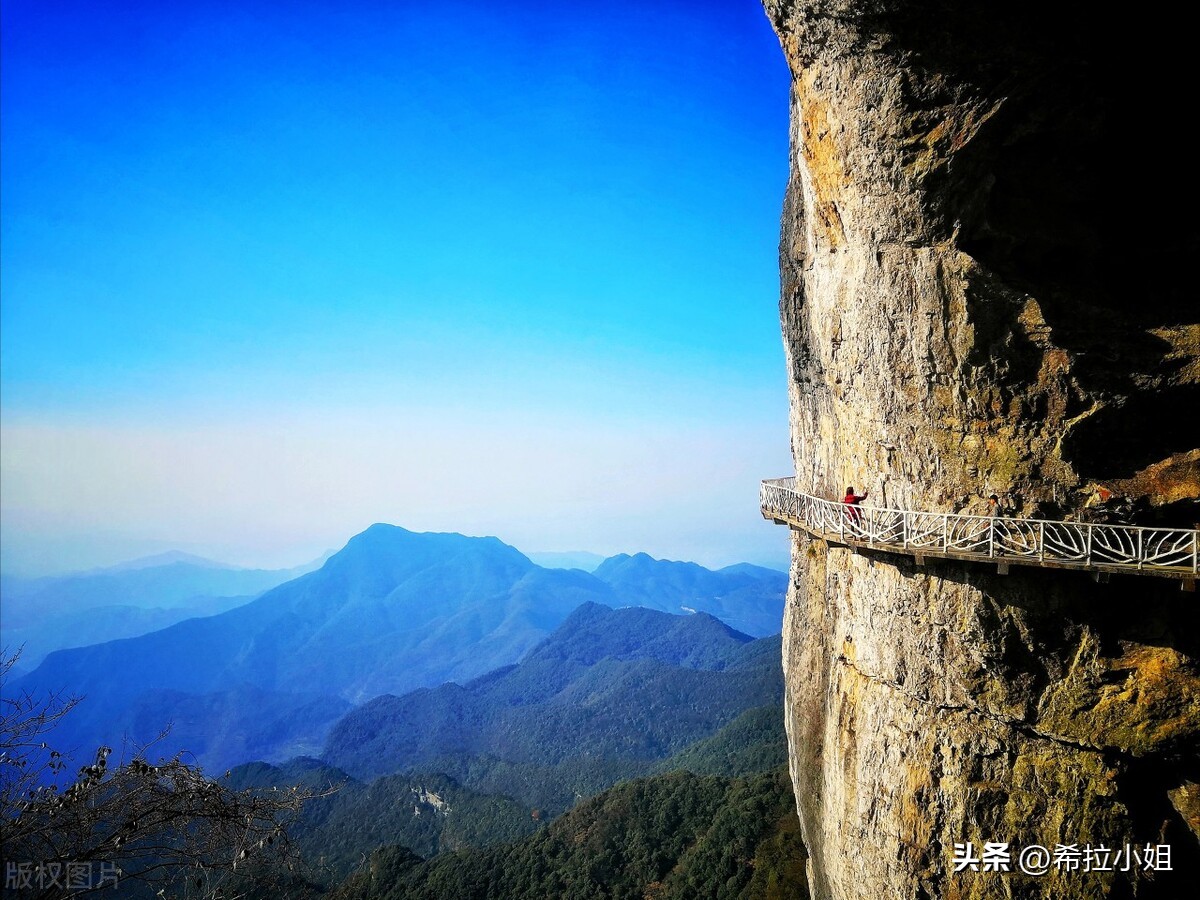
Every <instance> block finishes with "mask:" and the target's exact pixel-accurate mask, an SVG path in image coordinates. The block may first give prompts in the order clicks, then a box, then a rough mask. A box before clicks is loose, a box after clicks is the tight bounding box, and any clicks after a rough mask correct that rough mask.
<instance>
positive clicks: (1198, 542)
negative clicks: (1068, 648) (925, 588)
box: [759, 478, 1200, 579]
mask: <svg viewBox="0 0 1200 900" xmlns="http://www.w3.org/2000/svg"><path fill="white" fill-rule="evenodd" d="M795 484H796V479H795V478H775V479H771V480H769V481H764V482H762V486H761V488H760V489H759V500H760V503H761V505H762V512H763V516H764V517H765V518H768V519H772V520H774V521H777V522H779V523H781V524H788V525H793V526H796V527H798V528H800V529H802V530H804V531H807V532H809V533H811V534H815V535H817V536H819V537H823V538H826V539H827V540H835V541H838V542H839V543H843V544H848V545H854V546H862V547H875V548H878V549H881V550H888V551H891V552H899V553H906V554H909V555H911V556H918V557H922V556H943V557H949V558H954V559H974V560H983V561H991V562H996V563H1014V564H1018V565H1030V566H1047V567H1053V568H1073V569H1074V568H1077V569H1086V570H1091V571H1101V572H1110V571H1111V572H1133V573H1141V574H1144V575H1160V576H1166V577H1170V578H1184V579H1194V578H1195V577H1196V575H1197V572H1198V568H1197V564H1198V563H1200V529H1196V528H1142V527H1140V526H1135V525H1102V524H1093V523H1090V522H1056V521H1051V520H1048V519H1016V518H1011V517H1008V516H969V515H959V514H957V513H935V512H920V511H915V510H907V509H878V508H876V507H871V506H860V505H855V506H850V505H848V504H846V503H842V502H839V501H836V500H825V499H822V498H820V497H813V496H811V495H809V494H802V493H800V492H799V491H797V490H796V487H795Z"/></svg>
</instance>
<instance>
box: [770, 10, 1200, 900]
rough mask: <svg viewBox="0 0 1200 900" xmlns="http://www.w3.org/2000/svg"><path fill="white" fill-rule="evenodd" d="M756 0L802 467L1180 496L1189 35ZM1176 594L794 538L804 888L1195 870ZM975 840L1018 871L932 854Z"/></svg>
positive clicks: (1181, 508) (1197, 835) (1176, 883)
mask: <svg viewBox="0 0 1200 900" xmlns="http://www.w3.org/2000/svg"><path fill="white" fill-rule="evenodd" d="M764 5H765V8H766V11H767V14H768V15H769V16H770V18H771V20H772V22H773V23H774V26H775V29H776V31H777V33H778V35H779V37H780V41H781V43H782V45H783V48H784V52H785V54H786V55H787V58H788V61H789V63H790V66H791V70H792V75H793V92H792V114H791V128H792V160H791V180H790V183H789V186H788V192H787V197H786V200H785V204H784V212H783V229H782V237H781V247H780V270H781V291H782V294H781V301H780V311H781V319H782V325H783V335H784V343H785V346H786V350H787V361H788V368H789V377H790V396H791V432H792V441H793V453H794V457H795V464H796V475H797V481H798V486H799V488H800V489H801V490H804V491H808V492H811V493H815V494H819V495H824V496H827V497H831V498H837V497H840V496H841V492H842V490H843V489H844V488H845V486H846V485H854V486H855V487H856V488H859V489H860V490H861V489H862V488H864V487H865V488H868V489H869V490H870V501H871V502H873V503H876V504H879V505H891V506H904V507H909V508H918V509H934V510H945V511H968V512H970V511H975V512H982V511H983V509H984V504H985V501H984V499H983V498H985V497H986V496H987V495H988V494H990V493H992V492H995V493H998V494H1001V495H1005V496H1007V497H1008V498H1009V501H1010V502H1011V504H1012V505H1013V506H1014V507H1015V509H1016V510H1017V511H1018V512H1019V513H1020V514H1023V515H1038V516H1044V517H1053V518H1058V517H1093V516H1103V515H1112V514H1125V515H1130V514H1132V515H1134V516H1137V517H1140V519H1139V521H1142V522H1145V523H1152V522H1163V523H1170V524H1172V525H1186V526H1190V525H1192V524H1193V523H1194V522H1196V521H1197V519H1200V511H1198V505H1197V498H1198V497H1200V449H1198V448H1200V439H1198V437H1197V431H1198V425H1197V421H1198V418H1200V415H1198V411H1200V315H1198V314H1197V310H1198V309H1200V304H1198V303H1197V301H1196V299H1195V288H1194V287H1193V285H1192V279H1191V275H1190V269H1191V268H1192V267H1193V266H1194V260H1195V259H1196V258H1197V253H1196V250H1197V249H1198V248H1200V229H1198V228H1197V227H1196V223H1195V219H1194V216H1195V209H1196V207H1195V206H1194V204H1193V201H1194V200H1195V199H1196V195H1197V192H1196V190H1195V189H1194V188H1191V187H1190V182H1191V180H1192V179H1193V178H1194V176H1193V174H1192V172H1191V168H1192V164H1191V163H1190V162H1189V161H1188V160H1189V159H1190V152H1189V151H1188V149H1187V148H1186V147H1185V146H1182V145H1181V144H1180V142H1179V141H1178V140H1177V139H1176V138H1175V137H1174V136H1173V129H1174V127H1175V123H1176V122H1178V121H1179V119H1180V117H1181V116H1188V115H1189V113H1188V110H1190V109H1191V108H1192V107H1193V105H1194V104H1193V101H1192V99H1191V98H1190V97H1189V96H1187V94H1186V92H1187V91H1188V90H1189V87H1188V86H1189V85H1190V84H1192V83H1193V81H1194V79H1193V78H1192V77H1190V76H1189V77H1187V78H1186V79H1178V78H1176V73H1173V72H1171V71H1170V70H1169V66H1170V65H1171V64H1172V63H1174V62H1175V61H1176V60H1178V59H1186V58H1188V57H1187V55H1186V54H1185V55H1179V53H1182V49H1183V48H1177V47H1173V46H1171V44H1172V39H1171V37H1170V33H1171V32H1172V29H1173V26H1171V25H1170V23H1166V22H1158V23H1156V25H1155V28H1154V29H1153V30H1151V29H1142V30H1139V29H1138V28H1136V27H1134V26H1130V25H1129V21H1128V20H1123V21H1122V22H1120V23H1114V27H1113V29H1112V30H1111V31H1110V32H1109V33H1107V34H1104V33H1099V32H1098V31H1097V30H1095V29H1092V30H1090V31H1085V30H1082V29H1081V27H1080V23H1078V22H1070V21H1065V22H1060V21H1058V20H1056V19H1055V18H1054V17H1053V16H1052V15H1051V14H1050V13H1051V12H1052V11H1053V4H1050V5H1047V4H1042V5H1031V4H1024V3H1021V2H1018V3H1015V4H986V3H979V2H951V0H943V2H936V0H928V2H916V0H872V2H856V0H794V2H793V0H765V2H764ZM1142 32H1144V33H1142ZM1177 51H1179V53H1177ZM1180 218H1181V219H1182V220H1183V223H1184V224H1182V225H1176V224H1174V222H1175V220H1176V219H1180ZM1114 507H1118V509H1117V510H1115V511H1114V509H1113V508H1114ZM1196 597H1197V595H1195V594H1188V593H1182V592H1180V590H1179V586H1178V584H1177V583H1174V582H1168V581H1164V580H1158V579H1154V578H1137V577H1123V576H1113V578H1112V580H1111V582H1110V583H1106V584H1099V583H1096V582H1094V581H1092V580H1091V579H1090V578H1089V577H1088V576H1086V575H1085V574H1082V573H1072V572H1055V571H1051V570H1037V569H1024V570H1016V569H1014V570H1013V573H1012V574H1010V575H1000V574H998V573H997V572H996V571H995V569H989V568H986V567H982V566H979V565H975V564H966V563H956V562H951V561H943V562H936V563H934V562H931V563H929V564H928V565H926V566H925V567H924V568H917V567H915V566H914V565H913V562H912V561H911V560H909V559H906V558H904V557H899V556H893V555H888V554H882V553H879V554H871V553H863V552H852V551H850V550H848V549H846V548H842V547H836V546H830V545H827V544H825V543H824V542H821V541H817V540H811V539H808V538H806V537H804V536H801V535H797V536H796V537H795V538H794V546H793V568H792V584H791V589H790V594H789V601H788V607H787V612H786V618H785V627H784V640H785V646H784V664H785V669H786V677H787V682H788V696H787V704H788V709H787V713H788V715H787V719H788V728H789V735H790V741H791V759H792V773H793V781H794V783H795V787H796V794H797V801H798V805H799V810H800V818H801V822H802V825H803V829H804V835H805V839H806V841H807V843H808V846H809V849H810V851H811V853H812V858H811V862H810V877H811V881H812V884H813V888H814V894H815V896H817V897H820V898H826V897H828V898H863V900H877V898H884V897H887V898H891V897H896V898H991V897H1007V896H1014V897H1046V898H1051V897H1053V898H1070V897H1079V898H1083V897H1087V898H1096V897H1132V896H1136V897H1139V898H1142V897H1152V896H1169V897H1174V896H1182V895H1181V894H1179V893H1178V891H1179V890H1181V885H1185V886H1192V887H1194V885H1195V884H1196V883H1197V879H1198V878H1200V787H1198V786H1197V783H1198V782H1200V750H1198V748H1200V666H1198V662H1200V616H1198V615H1197V609H1198V606H1200V603H1198V601H1197V599H1196ZM967 841H970V842H973V843H974V845H975V847H976V848H977V850H978V848H980V847H981V845H982V844H983V843H984V842H985V841H996V842H1008V843H1009V844H1010V846H1011V848H1012V850H1013V860H1012V868H1013V869H1014V871H1013V872H1009V873H1005V872H982V871H981V872H971V871H965V872H960V873H954V872H953V871H952V870H953V868H954V866H953V858H954V843H955V842H967ZM1032 844H1038V845H1042V846H1046V847H1048V848H1050V849H1051V850H1054V848H1055V845H1057V844H1062V845H1076V847H1077V848H1078V849H1080V850H1083V849H1084V845H1087V844H1091V845H1092V847H1097V846H1099V845H1103V846H1105V847H1107V848H1120V849H1122V851H1123V850H1124V847H1125V845H1126V844H1129V845H1137V846H1139V847H1141V846H1144V845H1145V844H1153V845H1159V844H1169V845H1170V846H1171V848H1172V850H1171V852H1172V860H1171V865H1172V868H1173V869H1174V872H1168V871H1163V870H1162V868H1161V860H1160V861H1159V864H1158V866H1157V867H1156V868H1157V869H1158V870H1156V871H1145V868H1146V865H1145V861H1144V860H1142V862H1141V863H1140V864H1133V865H1130V866H1127V868H1130V869H1138V870H1139V871H1127V872H1122V871H1096V870H1094V869H1095V868H1097V863H1098V862H1099V858H1096V859H1094V860H1093V862H1092V866H1091V868H1093V871H1083V868H1084V867H1083V866H1082V864H1081V866H1080V870H1079V871H1067V870H1065V869H1064V868H1061V867H1060V868H1055V867H1054V866H1051V868H1050V871H1049V872H1048V873H1047V874H1045V875H1043V876H1040V877H1033V876H1027V875H1023V874H1020V873H1018V872H1016V871H1015V870H1016V869H1017V864H1016V863H1017V860H1016V853H1017V850H1018V849H1019V848H1021V847H1025V846H1028V845H1032ZM1109 862H1110V865H1111V860H1110V861H1109ZM1121 867H1125V866H1124V863H1123V862H1122V863H1119V864H1118V866H1117V868H1121Z"/></svg>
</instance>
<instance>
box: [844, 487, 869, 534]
mask: <svg viewBox="0 0 1200 900" xmlns="http://www.w3.org/2000/svg"><path fill="white" fill-rule="evenodd" d="M866 499H867V492H866V491H863V492H862V493H861V494H856V493H854V485H850V487H848V488H846V496H845V497H843V498H842V502H843V503H844V504H846V518H847V519H849V520H850V524H851V525H853V526H854V527H856V528H857V527H859V526H861V525H862V512H861V511H860V510H859V508H858V504H860V503H861V502H862V501H864V500H866Z"/></svg>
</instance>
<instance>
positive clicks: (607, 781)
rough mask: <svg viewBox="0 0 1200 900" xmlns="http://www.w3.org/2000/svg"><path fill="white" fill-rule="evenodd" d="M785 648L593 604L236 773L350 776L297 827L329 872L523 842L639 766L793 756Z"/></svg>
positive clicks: (703, 621)
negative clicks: (513, 650) (516, 654)
mask: <svg viewBox="0 0 1200 900" xmlns="http://www.w3.org/2000/svg"><path fill="white" fill-rule="evenodd" d="M780 652H781V648H780V638H779V637H778V636H775V637H771V638H764V639H759V640H751V639H750V638H749V637H747V636H746V635H743V634H739V633H738V632H735V631H733V630H732V629H730V628H729V627H728V626H726V625H724V624H722V623H720V622H718V621H717V620H716V619H713V618H712V617H710V616H708V615H706V614H703V613H702V614H699V615H695V616H680V615H670V614H666V613H661V612H658V611H655V610H648V609H641V608H625V609H619V610H613V609H609V608H607V607H604V606H599V605H597V604H585V605H583V606H581V607H580V608H579V609H577V610H575V611H574V612H573V613H572V614H571V615H570V616H568V617H567V619H566V620H565V621H564V622H563V623H562V624H561V625H560V626H559V627H558V628H557V629H556V630H555V631H554V633H553V634H551V635H550V636H549V637H548V638H546V639H545V640H544V641H543V642H541V643H540V644H538V646H536V647H535V648H534V649H533V650H531V651H530V652H529V653H528V654H527V655H526V656H525V658H524V660H523V661H522V662H521V663H520V664H518V665H515V666H507V667H504V668H502V669H499V670H497V671H495V672H491V673H488V674H487V675H485V676H483V677H482V678H479V679H477V680H475V681H473V682H470V683H468V684H466V685H462V686H460V685H456V684H446V685H441V686H440V687H438V688H435V689H432V690H428V689H422V690H418V691H415V692H412V693H409V694H407V695H405V696H403V697H391V696H387V697H380V698H377V699H376V700H374V701H372V702H371V703H368V704H367V705H366V706H364V707H362V708H360V709H358V710H355V711H353V712H351V713H349V714H348V715H346V716H345V717H344V718H343V719H341V720H340V721H339V722H338V723H337V724H336V725H335V726H334V728H333V730H332V733H331V735H330V739H329V746H328V747H327V749H326V752H325V754H324V756H325V759H324V760H315V759H297V760H292V761H291V762H289V763H286V764H284V765H281V766H278V767H276V766H270V765H266V764H264V763H253V764H249V765H246V766H241V767H239V768H237V769H235V770H234V772H233V774H232V783H233V784H234V785H236V786H239V787H263V788H266V787H285V786H289V785H293V784H298V785H302V786H310V787H322V786H325V785H341V788H340V789H339V790H338V791H337V792H336V793H334V794H333V795H332V796H329V797H325V798H323V799H320V800H317V801H314V802H313V803H312V804H310V806H309V807H307V808H306V809H305V812H304V814H303V816H302V817H301V819H300V821H299V822H298V823H297V825H296V827H295V828H294V829H293V830H292V832H291V833H292V835H293V837H294V838H295V840H296V842H297V844H298V846H300V847H301V848H302V849H303V851H304V853H305V856H306V857H307V858H308V859H309V861H310V862H311V863H313V864H314V865H316V866H317V867H318V869H320V870H321V871H322V872H323V873H324V874H323V875H321V876H320V878H319V880H321V881H323V882H325V883H326V884H336V883H337V882H338V881H340V880H341V879H342V878H344V877H346V876H347V875H348V874H349V873H350V872H351V871H352V869H353V868H354V867H355V865H356V864H357V862H358V861H359V860H360V859H361V858H363V857H364V856H365V855H366V854H368V853H370V852H371V851H372V850H375V849H376V848H378V847H380V846H384V845H387V844H400V845H403V846H404V847H406V848H408V849H409V850H411V851H413V852H415V853H417V854H418V855H420V856H430V855H433V854H436V853H440V852H444V851H447V850H460V849H463V848H467V847H476V848H478V847H485V846H489V845H491V844H495V843H497V842H501V841H506V840H515V839H517V838H519V837H521V836H522V835H526V834H529V833H530V832H532V831H534V830H535V829H536V828H537V827H538V825H539V823H545V822H547V821H549V820H550V819H551V818H553V817H555V816H557V815H558V814H560V813H562V812H564V811H566V810H567V809H569V808H571V807H573V806H575V805H576V802H577V800H579V799H580V798H586V797H590V796H593V795H595V794H597V793H600V792H602V791H604V790H605V789H607V788H609V787H611V786H612V785H614V784H616V783H617V782H619V781H622V780H626V779H629V778H631V777H635V776H638V775H644V774H647V773H666V772H673V771H678V770H681V769H686V770H688V771H691V772H694V773H696V774H709V775H719V776H724V777H731V776H742V775H754V774H758V773H763V772H770V771H774V770H777V769H780V768H782V767H784V766H785V765H786V761H787V747H786V738H785V735H784V729H783V714H782V703H781V695H782V690H783V682H782V672H781V662H780ZM721 790H724V788H722V789H721ZM790 803H791V801H790V798H788V799H787V804H788V805H789V806H790ZM793 815H794V813H793ZM755 833H757V831H755Z"/></svg>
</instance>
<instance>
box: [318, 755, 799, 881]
mask: <svg viewBox="0 0 1200 900" xmlns="http://www.w3.org/2000/svg"><path fill="white" fill-rule="evenodd" d="M804 859H805V854H804V849H803V846H802V845H801V843H800V835H799V823H798V821H797V819H796V811H795V801H794V799H793V796H792V790H791V782H790V780H789V778H788V776H787V773H786V771H784V770H782V769H781V770H777V771H775V772H773V773H770V774H766V775H759V776H756V777H753V778H748V779H732V780H730V779H726V778H719V777H714V776H699V775H693V774H690V773H686V772H679V773H674V774H671V775H662V776H658V777H655V778H648V779H644V780H640V781H634V782H629V783H627V784H623V785H620V786H618V787H616V788H613V789H612V790H610V791H607V792H606V793H604V794H602V795H600V796H598V797H595V798H593V799H592V800H590V801H588V802H586V803H584V804H582V805H580V806H579V807H578V808H577V809H575V810H572V811H571V812H570V813H567V814H566V815H564V816H563V817H561V818H560V819H558V820H556V821H555V822H553V823H552V824H551V825H550V826H548V827H547V828H545V829H544V830H542V831H539V832H537V833H536V834H534V835H532V836H531V837H528V838H525V839H524V840H521V841H519V842H517V843H513V844H507V845H502V846H497V847H492V848H488V849H484V850H469V851H460V852H456V853H448V854H443V855H441V856H438V857H435V858H433V859H430V860H427V861H422V860H421V859H420V858H419V857H417V856H415V855H414V854H412V853H411V852H410V851H408V850H405V849H402V848H387V849H384V850H381V851H379V852H377V853H375V854H373V855H372V857H371V859H370V861H369V863H368V864H367V866H366V867H365V868H364V869H363V870H362V871H361V872H359V873H357V874H356V875H354V876H353V877H351V878H350V879H349V880H348V881H347V882H346V883H345V884H344V885H342V887H341V888H339V889H338V890H337V891H335V892H334V894H333V895H332V896H333V897H335V898H336V900H426V898H428V900H444V898H450V897H453V898H464V900H465V898H471V900H544V898H546V897H555V898H562V900H626V898H628V900H646V898H651V900H676V898H680V900H682V898H714V900H759V898H761V900H775V898H779V900H783V898H788V900H804V898H806V897H807V896H808V891H807V886H806V882H805V877H804Z"/></svg>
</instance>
